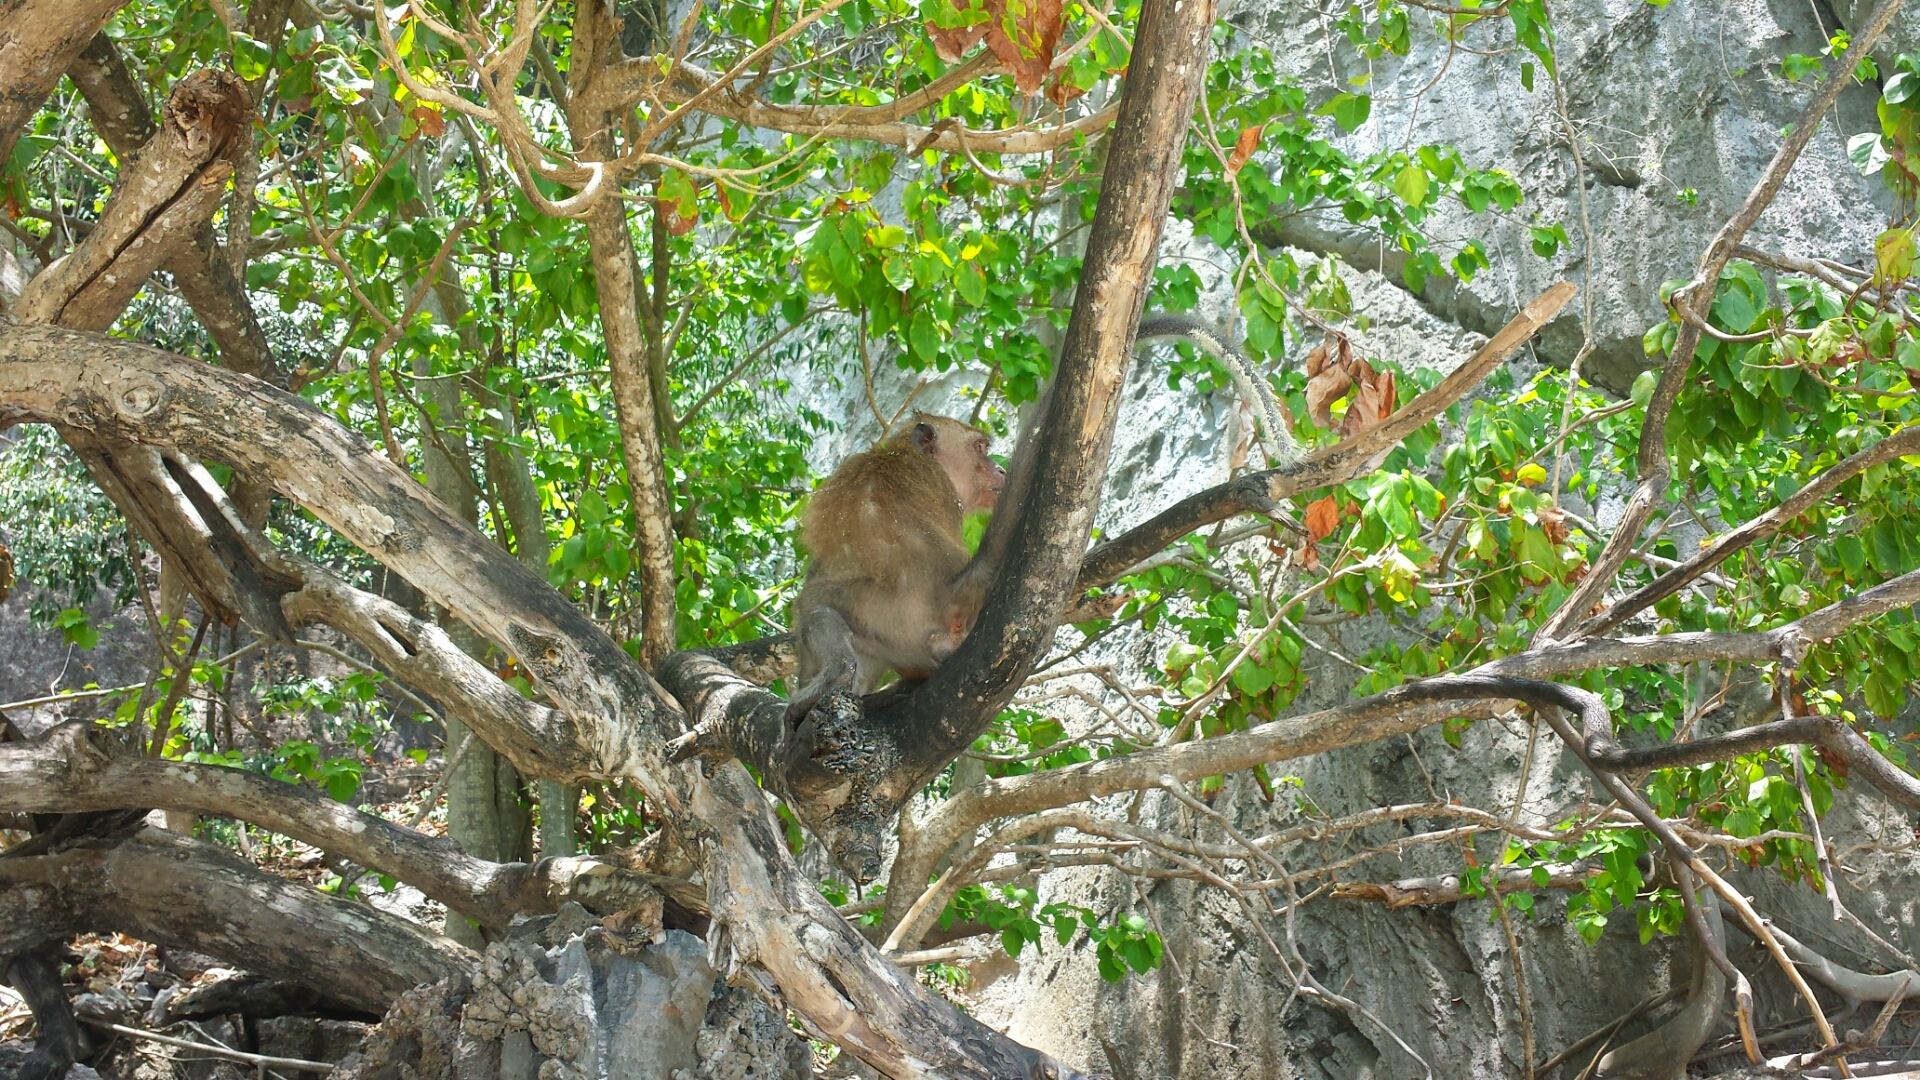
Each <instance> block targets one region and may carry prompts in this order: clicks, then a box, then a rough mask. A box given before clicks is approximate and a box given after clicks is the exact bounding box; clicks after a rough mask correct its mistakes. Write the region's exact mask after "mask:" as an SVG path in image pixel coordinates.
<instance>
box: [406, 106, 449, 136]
mask: <svg viewBox="0 0 1920 1080" xmlns="http://www.w3.org/2000/svg"><path fill="white" fill-rule="evenodd" d="M407 115H408V116H411V117H413V119H414V121H415V122H416V123H418V124H419V125H420V133H421V134H422V135H425V136H426V137H428V138H429V139H437V138H439V137H440V136H442V135H445V134H446V133H447V118H446V117H444V116H441V115H440V110H439V109H434V108H429V107H427V106H425V105H416V106H414V108H413V111H412V112H410V113H408V114H407Z"/></svg>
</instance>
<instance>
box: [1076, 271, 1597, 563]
mask: <svg viewBox="0 0 1920 1080" xmlns="http://www.w3.org/2000/svg"><path fill="white" fill-rule="evenodd" d="M1576 291H1578V290H1577V289H1576V288H1575V287H1574V286H1573V285H1571V284H1569V283H1567V282H1564V281H1563V282H1560V283H1559V284H1557V285H1554V286H1553V287H1551V288H1549V289H1548V290H1547V291H1546V292H1543V293H1541V294H1540V295H1539V296H1537V297H1535V298H1534V299H1533V302H1532V303H1530V304H1528V305H1527V306H1526V307H1524V308H1521V309H1520V313H1519V314H1517V315H1515V316H1514V317H1513V318H1512V319H1510V320H1508V322H1507V325H1505V326H1503V327H1501V328H1500V330H1499V332H1498V333H1496V334H1494V335H1493V337H1492V338H1490V339H1488V341H1487V343H1486V344H1485V345H1482V346H1481V347H1480V348H1479V350H1478V351H1476V352H1475V353H1474V354H1473V355H1472V356H1471V357H1468V358H1467V360H1466V362H1465V363H1463V364H1461V365H1460V366H1459V367H1457V368H1455V369H1454V370H1453V371H1452V372H1451V373H1449V374H1448V375H1447V377H1446V378H1444V379H1442V380H1440V382H1439V383H1438V384H1436V385H1435V386H1434V387H1433V388H1432V389H1431V390H1428V391H1427V392H1426V393H1423V394H1421V395H1420V396H1419V397H1416V398H1414V399H1413V400H1412V401H1410V402H1408V403H1407V406H1406V407H1405V408H1403V409H1401V410H1400V411H1398V412H1396V413H1394V414H1393V416H1391V417H1389V418H1388V419H1387V421H1386V422H1385V423H1383V424H1381V425H1380V426H1378V427H1375V428H1370V429H1368V430H1367V431H1364V432H1362V433H1361V434H1359V435H1355V436H1353V437H1352V438H1349V439H1343V440H1341V441H1340V442H1338V443H1336V444H1334V445H1333V446H1330V447H1327V448H1326V449H1324V450H1320V451H1318V452H1316V453H1314V454H1313V455H1312V456H1310V457H1308V458H1307V459H1306V460H1304V461H1302V462H1300V463H1299V464H1297V465H1293V466H1290V467H1288V468H1284V469H1268V470H1266V471H1265V472H1256V473H1248V474H1247V475H1245V476H1240V477H1235V478H1234V479H1232V480H1229V481H1227V482H1226V483H1224V484H1221V485H1219V486H1217V487H1213V488H1209V489H1207V490H1206V491H1202V492H1200V493H1199V494H1197V495H1191V496H1188V497H1187V498H1185V499H1182V500H1181V501H1179V502H1177V503H1175V504H1173V505H1172V506H1170V507H1168V508H1167V509H1166V510H1163V511H1161V512H1160V513H1159V514H1157V515H1155V516H1154V517H1153V518H1151V519H1149V520H1148V521H1147V522H1145V523H1144V524H1141V525H1136V526H1134V527H1133V528H1132V529H1129V530H1128V531H1126V532H1124V533H1121V534H1120V535H1119V536H1116V537H1114V538H1113V539H1111V540H1107V541H1105V542H1103V543H1101V544H1100V545H1099V546H1097V547H1095V548H1094V549H1093V550H1092V551H1090V552H1088V553H1087V557H1086V559H1085V560H1084V561H1083V562H1082V563H1081V564H1080V578H1079V581H1078V583H1077V585H1076V588H1078V589H1080V590H1082V591H1085V590H1087V589H1094V588H1099V587H1100V586H1102V585H1109V584H1112V583H1113V582H1114V581H1115V580H1117V579H1118V578H1120V577H1121V576H1122V575H1123V574H1125V573H1126V572H1127V571H1128V570H1130V569H1131V568H1133V567H1134V566H1136V565H1138V564H1139V563H1140V562H1142V561H1143V560H1145V559H1147V558H1150V557H1152V556H1153V555H1155V554H1157V553H1158V552H1160V551H1163V550H1165V549H1166V547H1167V545H1169V544H1171V543H1173V542H1174V541H1176V540H1178V539H1180V538H1181V537H1183V536H1185V535H1187V534H1188V533H1191V532H1193V531H1194V530H1195V529H1201V528H1205V527H1206V526H1208V525H1211V524H1213V523H1215V522H1217V521H1225V520H1226V519H1227V518H1230V517H1235V516H1237V515H1240V514H1249V513H1265V512H1267V511H1268V510H1270V509H1272V507H1273V505H1274V504H1275V503H1277V502H1279V501H1280V500H1281V499H1284V498H1287V497H1288V496H1291V495H1297V494H1299V493H1300V492H1303V491H1312V490H1314V489H1316V488H1323V487H1328V486H1330V485H1333V484H1342V483H1345V482H1347V481H1348V480H1351V479H1353V478H1354V477H1356V476H1362V475H1365V474H1366V473H1368V472H1371V471H1373V470H1374V469H1376V468H1378V467H1379V465H1378V458H1379V457H1380V455H1381V454H1382V453H1384V452H1385V451H1387V450H1391V449H1392V448H1393V447H1395V446H1398V445H1400V443H1401V442H1402V441H1403V440H1405V439H1406V437H1407V436H1408V435H1411V434H1413V433H1414V432H1415V431H1418V430H1419V429H1420V428H1422V427H1424V426H1426V425H1427V423H1428V422H1430V421H1432V420H1433V418H1434V417H1436V416H1439V415H1440V414H1441V413H1442V412H1445V411H1446V410H1447V408H1448V407H1449V406H1451V405H1453V403H1454V402H1456V401H1459V400H1460V399H1461V398H1463V397H1465V396H1466V395H1467V394H1468V393H1469V392H1470V391H1472V390H1473V388H1474V387H1476V386H1478V385H1480V383H1481V382H1482V381H1483V380H1484V379H1485V378H1486V377H1487V376H1488V375H1489V374H1492V372H1493V369H1494V368H1496V367H1498V366H1500V364H1501V363H1503V362H1504V361H1505V360H1506V359H1507V357H1509V356H1511V355H1513V351H1514V350H1515V349H1518V348H1519V347H1520V346H1522V345H1524V344H1526V342H1527V339H1528V338H1531V337H1532V336H1533V335H1534V334H1535V333H1537V332H1539V330H1540V328H1541V327H1542V326H1545V325H1546V324H1547V323H1548V322H1550V321H1552V319H1553V317H1554V316H1555V315H1557V314H1559V313H1560V309H1561V308H1563V307H1565V306H1566V305H1567V302H1568V301H1570V300H1572V299H1573V294H1574V293H1575V292H1576Z"/></svg>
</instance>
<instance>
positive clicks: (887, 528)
mask: <svg viewBox="0 0 1920 1080" xmlns="http://www.w3.org/2000/svg"><path fill="white" fill-rule="evenodd" d="M1006 482H1007V474H1006V471H1005V470H1004V469H1002V468H1001V467H1000V466H999V465H998V464H996V463H995V462H994V460H993V459H992V458H990V457H988V456H987V436H986V434H985V433H984V432H982V431H980V430H978V429H976V428H972V427H969V426H967V425H966V424H962V423H960V422H959V421H958V420H950V419H948V418H946V417H944V416H931V415H928V414H925V413H917V414H915V416H914V418H913V423H912V424H911V425H910V426H909V427H908V428H907V429H906V430H905V431H903V432H902V433H900V434H898V435H896V436H894V437H893V438H891V439H888V440H887V441H886V442H885V443H883V444H882V445H881V446H880V447H878V448H877V449H874V450H869V451H867V452H866V453H863V454H855V455H854V456H852V457H850V458H848V459H847V460H846V461H845V462H843V463H842V464H841V465H840V467H839V468H838V469H836V470H835V471H834V473H833V475H832V476H830V477H828V478H827V482H826V483H824V484H822V485H820V488H819V490H818V491H816V492H814V494H813V501H812V502H811V503H810V504H808V506H807V510H806V514H805V516H804V517H802V519H801V522H800V529H801V536H802V538H803V539H804V540H805V542H806V545H807V548H808V550H809V551H810V552H811V554H812V556H813V561H812V562H811V563H809V564H808V566H807V579H806V584H805V585H803V586H802V587H801V589H800V595H799V597H797V598H796V599H795V600H794V602H793V630H794V635H795V637H796V638H797V652H798V653H799V670H798V671H797V672H796V674H795V681H794V685H795V686H796V687H797V688H798V689H796V690H795V692H794V693H793V695H792V696H791V699H790V701H789V703H788V705H787V717H788V719H789V720H790V721H791V720H793V719H797V718H798V717H800V716H803V715H805V714H806V712H807V710H809V709H811V708H813V706H814V705H815V704H817V703H818V702H819V701H820V699H821V698H823V697H825V696H826V695H828V694H830V693H833V692H835V691H839V690H851V691H853V692H854V693H856V694H862V695H864V694H869V693H871V692H872V691H873V689H874V687H875V686H877V685H879V682H880V680H881V679H882V678H883V677H884V676H885V675H886V673H887V672H889V671H897V672H899V673H900V675H901V676H902V677H903V678H910V679H918V678H925V677H926V676H928V675H930V674H932V673H933V670H934V668H936V667H938V666H939V665H940V662H941V661H942V660H945V659H946V658H947V657H949V656H952V655H953V653H954V651H955V650H956V649H958V648H959V647H960V642H961V641H962V640H963V639H965V638H966V636H967V631H969V630H971V629H972V628H973V620H974V616H976V615H978V614H979V611H980V597H979V596H977V595H974V594H975V593H977V592H978V591H979V590H978V589H977V588H969V587H967V583H965V582H963V581H962V577H963V574H964V572H965V571H966V569H967V565H968V555H967V546H966V541H965V538H964V536H963V534H962V527H963V523H964V522H965V519H966V515H967V514H968V513H970V512H972V511H976V510H991V509H993V506H994V502H995V500H996V499H997V498H998V497H999V495H1000V489H1001V488H1003V487H1004V486H1005V485H1006ZM982 584H984V583H982Z"/></svg>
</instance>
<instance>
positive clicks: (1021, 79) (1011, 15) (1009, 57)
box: [987, 0, 1060, 94]
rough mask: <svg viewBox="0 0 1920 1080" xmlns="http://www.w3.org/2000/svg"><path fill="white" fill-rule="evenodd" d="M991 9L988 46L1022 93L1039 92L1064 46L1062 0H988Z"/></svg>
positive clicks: (989, 9)
mask: <svg viewBox="0 0 1920 1080" xmlns="http://www.w3.org/2000/svg"><path fill="white" fill-rule="evenodd" d="M987 10H988V11H990V12H992V13H993V17H992V18H991V19H990V20H988V23H987V25H988V30H987V48H989V49H992V50H993V55H995V56H997V57H999V58H1000V62H1001V63H1002V64H1005V65H1006V66H1007V70H1009V71H1011V72H1013V82H1014V85H1015V86H1017V87H1019V88H1020V92H1021V93H1023V94H1038V93H1039V92H1040V87H1041V85H1042V84H1043V83H1044V82H1045V81H1046V78H1047V72H1048V71H1050V70H1052V68H1053V54H1054V51H1055V50H1056V49H1058V48H1059V46H1060V0H988V7H987Z"/></svg>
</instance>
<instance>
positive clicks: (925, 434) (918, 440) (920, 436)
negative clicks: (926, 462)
mask: <svg viewBox="0 0 1920 1080" xmlns="http://www.w3.org/2000/svg"><path fill="white" fill-rule="evenodd" d="M936 437H937V436H936V435H935V433H934V430H933V425H932V424H928V423H924V422H923V423H919V424H915V425H913V445H915V446H917V447H919V448H920V451H921V453H925V454H931V453H933V443H934V439H935V438H936Z"/></svg>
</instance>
